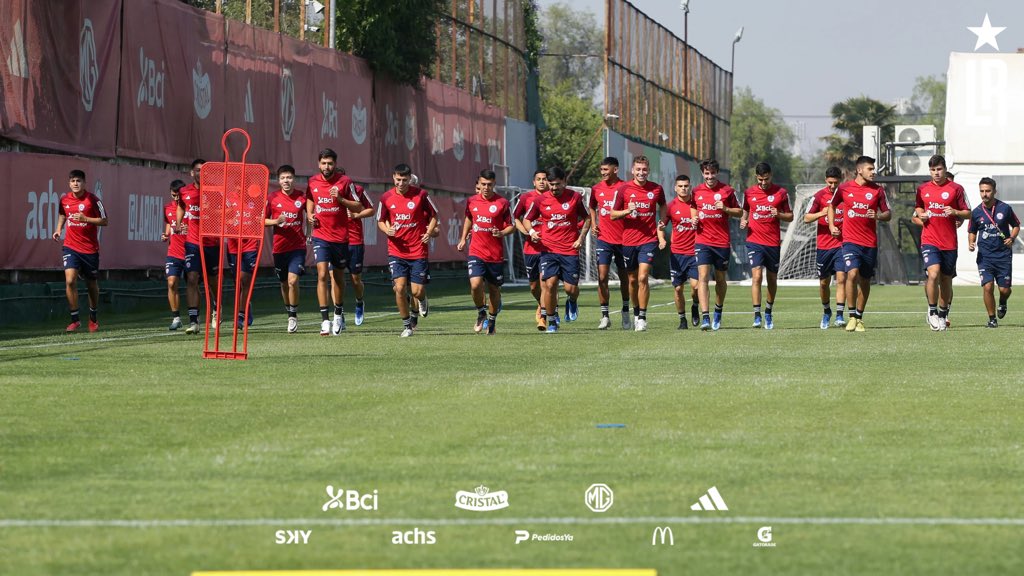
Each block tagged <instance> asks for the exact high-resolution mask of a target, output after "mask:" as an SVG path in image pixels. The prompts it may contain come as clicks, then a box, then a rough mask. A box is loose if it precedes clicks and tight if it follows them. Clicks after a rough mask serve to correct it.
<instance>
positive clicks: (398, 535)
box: [391, 528, 437, 545]
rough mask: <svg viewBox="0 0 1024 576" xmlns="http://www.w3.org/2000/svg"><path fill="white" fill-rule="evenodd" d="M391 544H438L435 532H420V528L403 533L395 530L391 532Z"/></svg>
mask: <svg viewBox="0 0 1024 576" xmlns="http://www.w3.org/2000/svg"><path fill="white" fill-rule="evenodd" d="M391 543H392V544H412V545H416V544H419V545H430V544H436V543H437V533H436V532H434V531H433V530H426V531H424V530H420V529H419V528H413V529H412V530H408V531H406V532H403V531H401V530H394V531H392V532H391Z"/></svg>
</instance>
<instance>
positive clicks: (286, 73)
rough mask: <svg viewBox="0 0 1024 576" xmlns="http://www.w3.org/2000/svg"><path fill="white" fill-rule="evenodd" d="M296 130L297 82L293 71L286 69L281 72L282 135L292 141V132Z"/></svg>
mask: <svg viewBox="0 0 1024 576" xmlns="http://www.w3.org/2000/svg"><path fill="white" fill-rule="evenodd" d="M294 129H295V80H293V79H292V71H291V70H289V69H288V68H284V69H283V70H282V71H281V135H282V136H284V139H285V140H286V141H289V142H290V141H291V139H292V130H294Z"/></svg>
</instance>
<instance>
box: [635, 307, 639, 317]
mask: <svg viewBox="0 0 1024 576" xmlns="http://www.w3.org/2000/svg"><path fill="white" fill-rule="evenodd" d="M633 316H636V317H639V316H640V307H639V306H633Z"/></svg>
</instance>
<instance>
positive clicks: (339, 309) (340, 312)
mask: <svg viewBox="0 0 1024 576" xmlns="http://www.w3.org/2000/svg"><path fill="white" fill-rule="evenodd" d="M334 315H335V316H344V315H345V306H344V305H342V306H335V307H334Z"/></svg>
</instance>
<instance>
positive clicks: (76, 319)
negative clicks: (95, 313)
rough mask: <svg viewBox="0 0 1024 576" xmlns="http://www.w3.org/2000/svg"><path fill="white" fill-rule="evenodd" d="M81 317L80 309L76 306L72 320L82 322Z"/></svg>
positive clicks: (72, 312) (72, 313)
mask: <svg viewBox="0 0 1024 576" xmlns="http://www.w3.org/2000/svg"><path fill="white" fill-rule="evenodd" d="M79 318H80V317H79V315H78V309H77V308H76V309H74V310H72V311H71V321H72V322H80V321H81V320H80V319H79Z"/></svg>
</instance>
